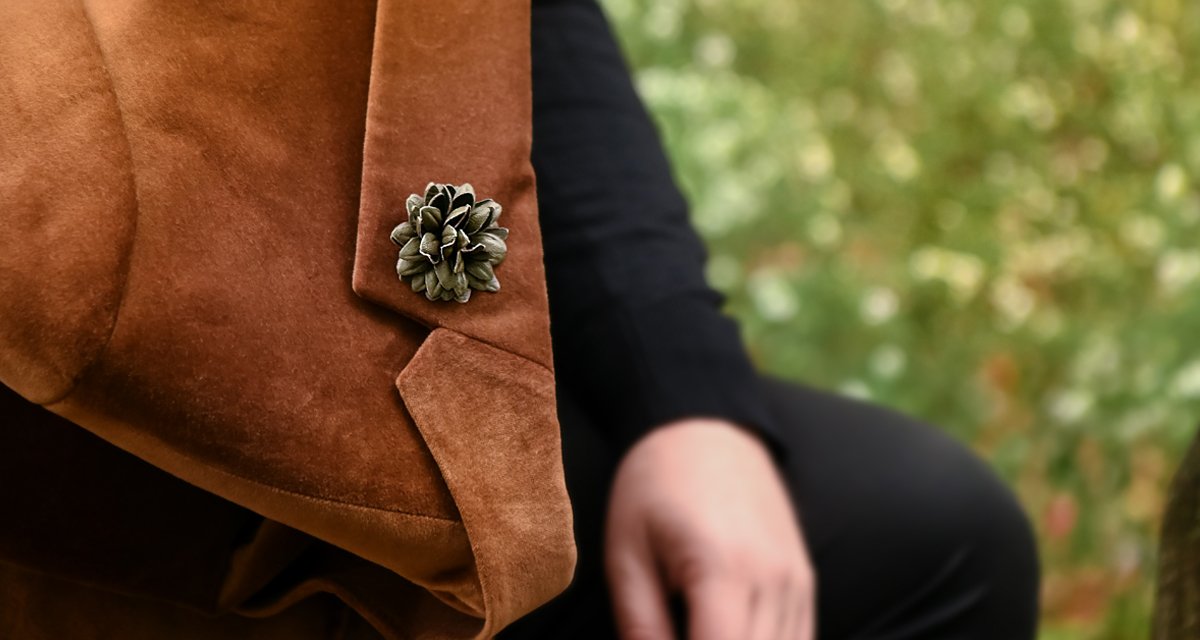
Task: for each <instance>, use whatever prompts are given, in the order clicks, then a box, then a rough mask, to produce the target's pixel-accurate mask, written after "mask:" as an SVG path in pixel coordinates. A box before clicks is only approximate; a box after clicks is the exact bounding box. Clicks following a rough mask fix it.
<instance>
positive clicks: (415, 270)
mask: <svg viewBox="0 0 1200 640" xmlns="http://www.w3.org/2000/svg"><path fill="white" fill-rule="evenodd" d="M428 266H429V264H428V263H427V262H426V261H424V260H405V259H404V258H400V259H399V260H397V261H396V275H398V276H400V277H401V278H406V277H408V276H412V275H416V274H419V273H421V272H422V271H424V270H425V269H426V268H427V267H428Z"/></svg>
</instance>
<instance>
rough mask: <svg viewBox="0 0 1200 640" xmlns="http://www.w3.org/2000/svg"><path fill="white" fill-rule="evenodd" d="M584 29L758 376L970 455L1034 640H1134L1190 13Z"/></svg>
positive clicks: (1179, 372)
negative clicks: (1025, 526)
mask: <svg viewBox="0 0 1200 640" xmlns="http://www.w3.org/2000/svg"><path fill="white" fill-rule="evenodd" d="M604 5H605V7H606V9H607V11H608V13H609V15H610V17H611V18H612V19H613V20H614V22H615V24H616V26H617V28H618V34H619V36H620V37H621V40H622V42H623V44H624V46H625V50H626V52H627V54H628V56H629V58H630V61H631V63H632V64H633V66H634V67H635V69H636V75H637V80H638V84H639V87H640V89H641V91H642V94H643V95H644V96H645V98H646V99H647V101H648V102H649V104H650V106H651V109H652V110H653V112H654V114H655V116H656V119H657V121H658V123H659V126H660V128H661V130H662V133H663V135H664V137H665V139H666V142H667V145H668V147H669V150H670V152H671V155H672V158H673V159H674V163H675V169H676V172H677V174H678V177H679V179H680V181H681V182H682V184H683V185H684V188H685V191H686V192H687V194H688V196H689V198H690V200H691V202H692V204H693V215H694V220H695V223H696V225H697V227H698V228H699V229H700V231H701V233H702V234H703V235H704V236H705V238H706V240H707V242H708V246H709V248H710V257H711V259H710V272H709V276H710V279H711V281H712V283H713V284H714V285H715V286H716V287H717V288H719V289H720V290H722V291H724V292H725V293H726V294H727V295H728V296H729V300H730V311H731V312H732V313H734V314H735V315H736V316H737V317H738V319H739V320H740V321H741V324H742V327H743V331H744V334H745V337H746V340H747V342H748V344H749V345H750V347H751V349H752V351H753V352H754V355H755V357H756V360H757V362H758V363H760V365H761V366H762V367H763V368H764V369H766V370H768V371H771V372H773V373H776V374H780V375H783V376H786V377H788V378H792V379H798V380H805V381H808V382H810V383H813V384H816V385H818V386H823V387H827V388H833V389H839V390H841V391H842V392H843V393H846V394H850V395H854V396H859V397H863V398H868V399H871V400H873V401H876V402H881V403H883V404H887V405H891V406H893V407H897V408H900V409H903V410H905V411H907V412H910V413H912V414H915V415H918V416H921V417H923V418H925V419H928V420H930V421H932V422H934V423H936V424H939V425H942V426H943V427H945V428H946V429H947V430H949V431H950V432H952V433H953V434H955V435H957V436H958V437H959V438H961V439H962V440H964V441H966V442H967V443H969V444H970V445H971V446H972V447H973V448H974V449H975V450H976V451H978V452H979V453H980V454H982V455H983V456H984V457H986V458H987V460H989V461H990V462H991V463H992V465H993V466H994V467H995V468H996V469H997V470H998V471H999V472H1000V473H1001V474H1002V475H1003V476H1004V477H1005V478H1007V479H1008V480H1009V482H1010V483H1011V484H1012V486H1013V487H1015V489H1016V491H1017V493H1018V495H1019V497H1020V499H1021V500H1022V502H1023V503H1024V504H1025V506H1026V508H1027V509H1028V510H1029V512H1030V514H1031V516H1032V517H1033V520H1034V522H1035V526H1036V528H1037V531H1038V534H1039V537H1040V539H1041V544H1042V553H1043V561H1044V567H1045V582H1044V586H1043V592H1044V593H1043V608H1044V623H1043V632H1042V635H1041V637H1042V638H1043V640H1068V639H1070V640H1076V639H1079V640H1082V639H1088V640H1091V639H1121V640H1127V639H1131V638H1142V637H1146V635H1147V633H1148V629H1149V620H1150V612H1151V607H1152V585H1153V578H1154V567H1155V561H1156V557H1155V547H1156V541H1157V535H1158V525H1159V521H1160V517H1161V513H1162V507H1163V502H1164V499H1165V493H1166V489H1167V487H1168V483H1169V481H1170V477H1171V474H1172V473H1173V472H1174V470H1175V468H1176V466H1177V464H1178V462H1179V459H1180V457H1181V455H1182V453H1183V449H1184V447H1185V445H1186V444H1187V442H1188V441H1189V440H1190V439H1191V437H1192V435H1193V433H1194V430H1195V425H1196V424H1197V423H1198V422H1200V331H1198V330H1197V329H1198V328H1200V195H1198V192H1197V184H1198V182H1197V179H1198V178H1200V65H1197V63H1198V62H1200V3H1195V2H1186V1H1185V0H1146V1H1135V0H1124V1H1121V0H1011V1H1008V0H1006V1H1003V2H1001V1H993V0H983V1H980V0H974V1H971V0H857V1H854V2H829V1H828V0H605V1H604ZM835 427H836V425H831V428H835Z"/></svg>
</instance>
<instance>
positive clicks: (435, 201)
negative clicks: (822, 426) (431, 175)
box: [428, 190, 450, 213]
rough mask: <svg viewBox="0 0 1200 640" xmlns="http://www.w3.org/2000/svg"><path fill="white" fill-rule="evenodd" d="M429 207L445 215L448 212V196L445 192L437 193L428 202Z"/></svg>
mask: <svg viewBox="0 0 1200 640" xmlns="http://www.w3.org/2000/svg"><path fill="white" fill-rule="evenodd" d="M428 202H429V205H428V206H430V207H433V208H434V209H437V210H438V211H440V212H442V213H445V212H447V211H449V210H450V194H449V193H447V192H446V191H444V190H443V191H438V192H437V193H436V194H434V196H433V197H432V198H430V199H429V200H428Z"/></svg>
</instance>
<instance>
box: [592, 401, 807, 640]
mask: <svg viewBox="0 0 1200 640" xmlns="http://www.w3.org/2000/svg"><path fill="white" fill-rule="evenodd" d="M605 566H606V570H607V573H608V581H609V586H610V588H611V590H612V595H613V603H614V606H615V608H616V614H617V627H618V629H619V631H620V634H621V637H622V638H623V640H670V639H672V638H674V637H675V636H674V632H673V630H672V623H671V618H670V615H669V613H668V605H667V600H668V597H669V596H670V595H672V594H675V593H678V594H680V595H682V596H683V599H684V601H685V603H686V605H687V610H688V614H687V616H688V619H687V626H688V630H689V639H690V640H767V639H772V640H774V639H778V640H811V639H812V637H813V633H814V628H815V619H814V616H815V608H814V595H815V588H816V586H815V581H814V575H813V571H812V567H811V565H810V564H809V559H808V552H807V550H806V548H805V546H804V541H803V538H802V536H801V534H800V528H799V525H798V523H797V519H796V516H795V513H794V512H793V510H792V505H791V501H790V500H789V499H788V494H787V490H786V488H785V487H784V486H783V483H782V480H781V479H780V477H779V474H778V472H777V471H776V470H775V467H774V465H773V463H772V460H771V457H770V454H769V452H768V451H767V449H766V447H765V446H764V445H763V444H762V443H761V442H760V441H759V440H758V439H757V438H756V437H755V436H754V435H752V434H750V433H748V432H747V431H745V430H744V429H742V428H740V427H738V426H737V425H734V424H730V423H728V422H724V421H720V420H711V419H689V420H681V421H678V422H673V423H671V424H669V425H664V426H662V427H658V428H656V429H655V430H654V431H652V432H651V433H650V434H648V435H646V436H645V437H643V438H642V439H641V440H639V441H638V442H637V443H636V444H635V445H634V446H633V448H632V449H630V451H629V452H628V453H627V454H626V455H625V458H624V459H623V460H622V461H621V464H620V467H619V468H618V470H617V475H616V479H615V481H614V484H613V490H612V497H611V499H610V502H609V507H608V524H607V529H606V539H605Z"/></svg>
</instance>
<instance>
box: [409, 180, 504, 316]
mask: <svg viewBox="0 0 1200 640" xmlns="http://www.w3.org/2000/svg"><path fill="white" fill-rule="evenodd" d="M405 206H406V208H407V210H408V220H407V221H405V222H403V223H401V224H399V225H397V226H396V228H395V229H393V230H392V236H391V237H392V242H394V243H395V244H396V246H398V247H400V259H399V260H398V261H397V262H396V274H397V275H399V276H400V279H401V280H402V281H405V282H408V283H409V284H410V285H412V290H413V291H415V292H417V293H421V292H424V293H425V297H426V298H428V299H430V300H457V301H458V302H466V301H468V300H470V299H471V291H472V290H479V291H489V292H496V291H499V290H500V281H499V280H498V279H496V273H495V267H496V266H497V265H499V264H500V263H501V262H503V261H504V256H505V255H506V254H507V253H508V245H507V244H506V243H505V239H506V238H508V229H506V228H504V227H501V226H499V225H498V224H496V220H497V219H498V218H499V217H500V204H499V203H498V202H495V201H493V200H491V199H483V200H476V196H475V189H474V188H473V187H472V186H471V185H470V184H462V185H459V186H454V185H450V184H439V183H436V182H431V183H429V186H427V187H425V195H420V194H416V193H414V194H412V195H411V196H409V197H408V201H407V202H406V203H405Z"/></svg>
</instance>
